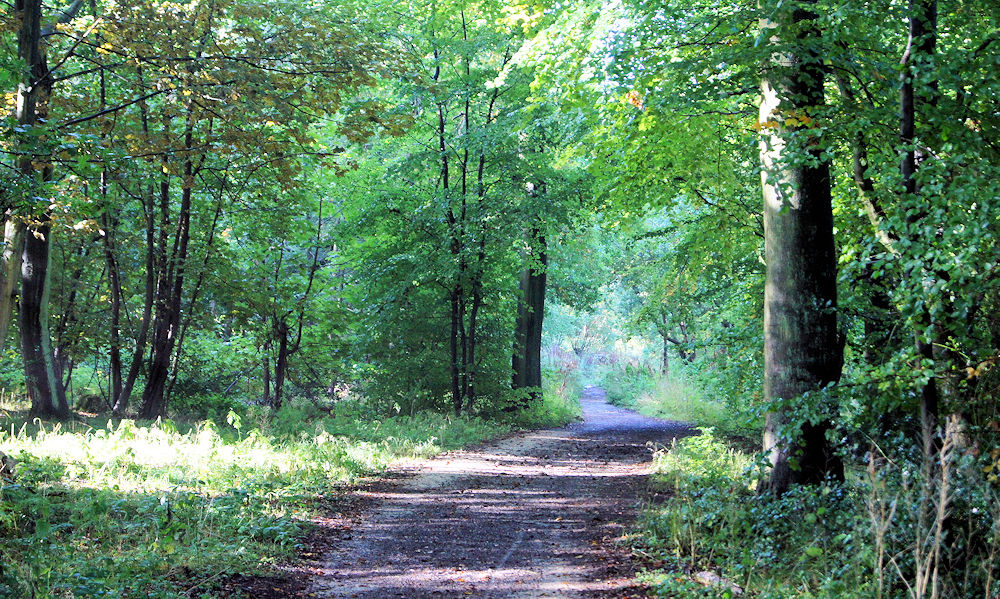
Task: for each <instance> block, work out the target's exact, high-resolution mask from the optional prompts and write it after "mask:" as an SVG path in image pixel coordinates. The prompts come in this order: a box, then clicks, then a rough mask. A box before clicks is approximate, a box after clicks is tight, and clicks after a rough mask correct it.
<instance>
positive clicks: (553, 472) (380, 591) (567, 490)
mask: <svg viewBox="0 0 1000 599" xmlns="http://www.w3.org/2000/svg"><path fill="white" fill-rule="evenodd" d="M581 404H582V407H583V415H584V420H583V421H582V422H579V423H576V424H573V425H570V426H568V427H565V428H562V429H555V430H543V431H534V432H530V433H526V434H522V435H517V436H514V437H510V438H507V439H504V440H502V441H499V442H495V443H491V444H489V445H485V446H480V447H477V448H474V449H469V450H462V451H455V452H450V453H447V454H444V455H441V456H438V457H437V458H434V459H431V460H427V461H425V462H423V463H421V464H420V465H419V466H417V467H416V468H415V474H414V476H412V477H411V478H408V479H404V480H402V481H395V482H392V483H389V484H387V485H385V486H384V487H383V488H381V489H377V490H372V491H369V493H370V494H371V495H372V496H373V503H372V505H371V506H370V508H369V509H367V510H365V513H363V514H362V516H361V520H360V521H359V522H358V523H357V524H356V525H355V526H353V527H352V528H351V530H350V531H349V534H345V535H344V536H343V537H342V540H341V542H340V543H338V544H337V546H336V548H335V549H334V550H333V551H331V553H329V554H328V555H327V556H326V558H325V559H324V564H323V566H322V567H321V568H318V569H317V570H318V571H315V574H316V577H315V580H314V581H313V585H312V588H311V589H310V591H311V592H312V593H315V595H314V596H316V597H326V598H348V597H349V598H371V599H375V598H389V597H405V598H407V599H419V598H434V599H440V598H456V597H461V598H466V597H475V598H501V597H503V598H507V597H512V598H513V597H517V598H539V597H560V598H591V597H608V598H610V597H616V598H618V597H644V596H645V595H644V594H643V592H642V590H641V589H639V588H636V587H635V586H633V580H632V575H633V573H634V564H631V563H630V559H629V555H628V552H627V551H626V550H625V549H623V548H622V547H620V546H617V544H616V543H615V542H614V539H616V538H618V537H620V536H621V535H622V533H623V532H624V531H625V529H626V527H627V526H628V525H629V524H631V523H632V522H633V521H634V519H635V516H636V513H637V510H638V507H639V506H640V504H641V503H642V502H643V501H644V500H645V499H646V497H647V493H648V484H647V483H648V472H649V466H650V458H651V451H650V448H649V447H648V445H647V443H649V442H653V443H657V444H668V443H670V441H671V440H672V439H673V438H674V437H678V436H684V435H688V434H691V433H692V430H691V429H690V428H689V427H688V426H686V425H684V424H681V423H677V422H669V421H664V420H658V419H655V418H647V417H645V416H642V415H640V414H637V413H635V412H632V411H629V410H624V409H621V408H617V407H614V406H612V405H610V404H608V403H607V401H606V399H605V394H604V391H603V390H601V389H599V388H597V387H587V388H586V389H585V391H584V394H583V397H582V400H581Z"/></svg>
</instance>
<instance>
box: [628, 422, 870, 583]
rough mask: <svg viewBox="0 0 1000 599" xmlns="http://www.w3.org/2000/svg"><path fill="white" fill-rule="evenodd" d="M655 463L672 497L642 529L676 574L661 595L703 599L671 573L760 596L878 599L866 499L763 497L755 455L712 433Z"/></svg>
mask: <svg viewBox="0 0 1000 599" xmlns="http://www.w3.org/2000/svg"><path fill="white" fill-rule="evenodd" d="M655 464H656V466H655V467H656V472H657V477H658V478H659V480H660V481H661V482H662V483H663V484H665V485H667V486H668V487H669V488H670V489H671V491H672V495H671V497H670V498H669V499H668V500H667V501H666V503H664V504H663V505H661V506H657V507H654V508H653V509H651V510H650V511H649V512H648V513H647V514H646V515H645V516H644V519H643V525H642V526H643V543H644V544H645V545H646V546H647V549H648V550H651V551H654V552H655V554H656V555H657V556H658V557H660V558H661V559H663V560H664V562H665V567H666V570H667V572H668V573H667V574H665V575H662V576H661V577H660V578H661V580H662V581H663V583H662V585H661V587H660V592H661V594H662V596H677V597H699V596H703V595H702V594H701V593H703V592H704V591H703V590H702V589H701V587H697V586H694V585H690V584H688V582H689V581H690V580H691V579H690V578H688V577H687V576H686V575H683V574H679V575H678V574H673V575H671V574H669V572H670V571H675V572H682V571H703V570H708V571H715V570H719V571H721V572H722V575H723V576H724V577H725V578H727V579H729V580H731V581H733V582H735V583H736V584H737V585H738V586H740V587H742V588H744V589H747V590H748V592H751V593H753V594H754V596H759V597H773V598H779V597H793V596H794V597H831V598H832V597H857V598H861V597H871V596H872V594H871V593H872V583H871V579H870V577H869V576H868V572H869V571H870V567H871V563H870V561H869V560H870V558H871V551H870V547H869V546H868V545H867V544H866V541H867V539H866V538H865V533H866V526H867V522H866V519H865V515H864V513H863V511H862V510H859V509H858V507H859V503H861V502H859V497H858V496H857V495H855V493H856V492H857V491H850V490H847V489H845V488H839V487H817V488H808V487H807V488H798V489H795V490H794V491H792V492H791V493H789V494H788V495H786V496H784V497H782V498H778V499H776V498H773V497H771V496H766V495H764V496H760V495H757V494H756V492H755V490H754V487H755V486H756V482H757V480H758V479H759V477H760V470H759V469H758V468H757V467H755V460H754V456H753V455H752V454H749V455H748V454H744V453H741V452H739V451H737V450H734V449H732V448H730V447H729V446H728V445H727V444H726V443H724V442H722V441H719V440H718V439H717V438H716V437H715V436H714V435H713V432H712V430H711V429H707V430H706V431H704V432H703V434H702V435H700V436H697V437H689V438H686V439H683V440H681V441H678V442H677V443H675V445H674V446H673V447H672V448H669V450H665V451H663V452H661V453H660V454H659V455H658V457H657V459H656V462H655ZM678 578H680V579H681V584H676V582H677V579H678ZM716 592H718V591H716Z"/></svg>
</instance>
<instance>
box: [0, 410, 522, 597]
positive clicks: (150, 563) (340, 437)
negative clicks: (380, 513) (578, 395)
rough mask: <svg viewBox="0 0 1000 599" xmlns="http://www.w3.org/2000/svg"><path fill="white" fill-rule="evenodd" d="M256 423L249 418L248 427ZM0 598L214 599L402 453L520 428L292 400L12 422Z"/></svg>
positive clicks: (287, 552) (287, 549)
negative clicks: (218, 584) (210, 417)
mask: <svg viewBox="0 0 1000 599" xmlns="http://www.w3.org/2000/svg"><path fill="white" fill-rule="evenodd" d="M251 420H252V421H251ZM3 427H4V429H5V430H4V431H3V432H0V451H3V452H4V453H6V454H8V455H9V456H11V457H13V458H14V459H15V460H16V467H15V469H16V474H15V475H14V476H13V477H10V476H7V477H6V478H5V479H4V480H3V481H2V485H0V597H33V598H36V599H45V598H50V597H52V598H54V597H144V598H145V597H155V598H162V599H173V598H180V597H212V596H214V595H213V594H212V593H211V589H212V588H213V581H217V580H219V579H220V578H223V577H225V576H227V575H228V574H230V573H253V572H261V571H264V570H266V569H267V568H268V567H269V566H270V565H272V564H274V563H276V562H280V561H284V560H288V559H290V558H291V557H292V556H293V555H294V553H295V550H296V548H297V547H298V544H299V543H300V541H301V539H302V538H303V535H304V533H305V532H306V530H307V529H308V528H309V525H308V519H309V518H310V517H311V516H312V515H313V514H315V513H316V512H317V510H320V509H321V506H320V504H321V500H322V499H323V498H324V496H330V495H336V494H337V493H338V492H341V491H343V489H344V488H345V486H346V485H349V484H351V483H354V482H357V481H358V480H359V479H361V478H363V477H368V476H371V475H373V474H376V473H378V472H380V471H382V470H384V469H385V468H387V467H388V466H389V465H390V464H391V463H393V462H396V461H398V460H401V459H405V458H416V457H428V456H431V455H434V454H436V453H438V452H441V451H444V450H448V449H452V448H457V447H461V446H464V445H468V444H472V443H477V442H481V441H484V440H487V439H490V438H493V437H497V436H499V435H503V434H506V433H508V432H509V431H510V430H512V427H511V425H510V424H506V423H498V422H493V421H487V420H483V419H481V418H475V417H462V418H456V417H452V416H446V415H441V414H434V413H421V414H417V415H415V416H412V417H400V416H397V417H390V418H386V417H380V416H378V415H377V414H376V413H375V412H374V411H373V410H372V409H370V408H368V407H366V406H364V405H361V404H357V403H343V404H339V405H338V406H337V408H336V410H335V412H334V413H333V414H328V413H325V412H321V411H318V410H315V409H307V408H302V407H298V408H297V407H293V406H290V407H288V408H287V409H285V410H283V411H282V412H280V413H278V414H277V415H276V416H275V417H274V418H265V417H263V416H260V417H257V418H251V417H248V416H246V415H244V416H243V417H240V416H238V415H236V414H234V413H231V414H230V415H229V418H228V424H227V425H222V426H219V425H216V424H215V423H213V422H212V421H203V422H198V423H187V424H185V423H175V422H172V421H161V422H156V423H137V422H134V421H131V420H123V421H103V422H102V421H100V420H98V419H96V418H91V419H89V420H88V421H85V422H74V423H68V424H62V425H60V424H56V425H48V424H44V423H40V422H35V423H23V422H20V423H19V422H15V421H12V420H8V421H6V422H4V423H3Z"/></svg>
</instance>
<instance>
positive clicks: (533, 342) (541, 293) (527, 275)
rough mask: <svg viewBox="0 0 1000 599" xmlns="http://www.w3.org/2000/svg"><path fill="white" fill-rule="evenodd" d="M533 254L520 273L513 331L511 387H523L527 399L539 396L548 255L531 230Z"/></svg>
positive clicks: (535, 232)
mask: <svg viewBox="0 0 1000 599" xmlns="http://www.w3.org/2000/svg"><path fill="white" fill-rule="evenodd" d="M532 239H533V242H532V244H531V249H532V252H534V256H532V257H530V258H529V262H530V264H529V265H527V266H526V267H525V268H524V270H523V271H522V272H521V284H520V299H519V301H518V305H517V321H516V323H515V332H514V364H513V366H514V382H513V388H514V389H526V390H527V392H528V395H527V398H528V399H529V400H537V399H539V398H540V397H541V387H542V320H543V318H544V316H545V279H546V273H545V271H546V267H547V266H548V256H547V255H546V244H545V236H544V235H543V234H541V233H540V232H539V231H537V230H535V231H533V232H532Z"/></svg>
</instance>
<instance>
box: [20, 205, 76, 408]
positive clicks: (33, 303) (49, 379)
mask: <svg viewBox="0 0 1000 599" xmlns="http://www.w3.org/2000/svg"><path fill="white" fill-rule="evenodd" d="M50 236H51V224H50V221H49V218H48V216H47V215H45V216H43V218H42V221H41V223H40V224H39V225H38V226H36V227H34V228H32V229H31V230H30V231H29V233H28V234H27V235H26V236H25V240H24V253H23V254H22V257H21V304H20V307H19V312H18V316H19V319H18V320H19V326H20V333H21V357H22V359H23V360H24V376H25V385H26V387H27V391H28V397H29V398H30V399H31V416H32V417H38V418H68V417H69V415H70V412H69V403H68V402H67V401H66V393H65V392H64V391H63V387H62V384H61V383H62V381H61V377H60V375H59V372H58V369H57V368H56V364H55V359H54V356H53V352H52V341H51V337H50V335H49V264H50V258H51V254H50V252H49V238H50Z"/></svg>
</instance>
